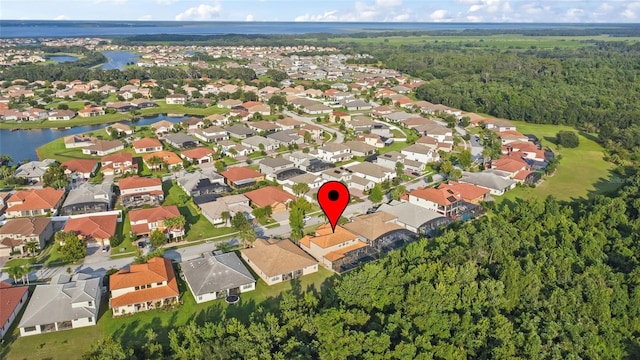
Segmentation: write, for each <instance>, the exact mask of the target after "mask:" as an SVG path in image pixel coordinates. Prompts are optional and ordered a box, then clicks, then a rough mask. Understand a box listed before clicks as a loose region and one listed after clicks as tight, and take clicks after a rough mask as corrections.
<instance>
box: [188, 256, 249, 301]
mask: <svg viewBox="0 0 640 360" xmlns="http://www.w3.org/2000/svg"><path fill="white" fill-rule="evenodd" d="M180 266H181V268H182V272H183V273H184V276H185V278H186V280H187V282H188V283H189V287H190V288H191V291H193V295H194V296H198V295H204V294H209V293H213V292H217V291H221V290H227V289H233V288H237V287H240V286H242V285H247V284H251V283H254V282H255V281H256V279H254V277H253V276H252V275H251V273H250V272H249V270H247V268H246V267H245V266H244V264H243V263H242V261H241V260H240V258H239V257H238V255H236V254H235V253H232V252H230V253H226V254H222V255H213V254H211V253H205V256H204V257H203V258H199V259H194V260H190V261H185V262H182V263H180Z"/></svg>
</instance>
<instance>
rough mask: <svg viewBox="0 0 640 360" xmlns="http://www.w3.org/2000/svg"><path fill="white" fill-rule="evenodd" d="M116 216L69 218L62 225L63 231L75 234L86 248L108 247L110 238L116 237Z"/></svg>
mask: <svg viewBox="0 0 640 360" xmlns="http://www.w3.org/2000/svg"><path fill="white" fill-rule="evenodd" d="M117 220H118V216H117V215H115V214H114V215H100V216H86V217H78V218H71V219H69V220H67V223H66V224H65V225H64V231H65V232H69V231H73V232H75V233H76V234H77V235H78V237H79V238H80V239H81V240H83V242H84V243H85V244H86V245H87V247H98V246H101V247H104V246H107V245H110V240H109V239H110V238H111V237H113V236H115V235H116V225H117V224H116V223H117Z"/></svg>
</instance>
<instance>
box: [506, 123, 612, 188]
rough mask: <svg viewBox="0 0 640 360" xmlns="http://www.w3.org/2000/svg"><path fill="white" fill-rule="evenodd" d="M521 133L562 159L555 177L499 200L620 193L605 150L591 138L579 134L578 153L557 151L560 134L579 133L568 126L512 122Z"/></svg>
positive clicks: (572, 150)
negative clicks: (613, 178)
mask: <svg viewBox="0 0 640 360" xmlns="http://www.w3.org/2000/svg"><path fill="white" fill-rule="evenodd" d="M513 123H514V124H516V127H517V129H518V131H519V132H521V133H523V134H534V135H536V136H537V137H538V139H539V140H540V141H541V143H542V147H543V149H544V148H546V147H549V148H551V149H552V150H553V151H554V152H555V153H556V154H561V155H562V159H561V160H560V163H559V165H558V168H557V171H556V173H555V174H554V175H553V176H551V177H546V178H545V179H544V181H543V182H542V184H540V185H538V186H537V187H536V188H526V187H523V188H516V189H514V190H511V191H509V192H508V193H507V194H506V195H504V196H502V197H500V200H505V199H508V200H514V199H530V198H533V197H547V196H548V195H553V196H555V197H556V198H558V199H561V200H569V199H577V198H585V197H587V196H589V195H591V194H600V193H606V192H610V191H613V190H615V189H617V188H618V187H619V186H620V184H619V183H618V182H615V181H611V178H612V173H611V172H612V170H613V167H614V165H613V164H611V163H608V162H606V161H605V160H604V158H603V157H604V153H603V151H604V149H603V148H602V146H600V144H598V143H597V142H596V141H595V140H594V138H593V137H592V136H591V135H588V134H580V135H579V137H580V146H578V147H577V148H575V149H569V148H561V149H558V148H557V147H556V145H555V144H554V143H553V141H554V139H555V136H556V133H557V132H558V131H560V130H569V131H574V132H578V131H577V130H575V129H573V128H571V127H568V126H559V125H541V124H529V123H524V122H516V121H514V122H513Z"/></svg>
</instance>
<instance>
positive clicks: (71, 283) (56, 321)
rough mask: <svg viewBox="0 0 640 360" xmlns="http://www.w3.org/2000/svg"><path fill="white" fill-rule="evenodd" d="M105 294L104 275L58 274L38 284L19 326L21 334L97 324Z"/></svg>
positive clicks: (27, 334) (35, 333)
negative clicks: (48, 281) (103, 289)
mask: <svg viewBox="0 0 640 360" xmlns="http://www.w3.org/2000/svg"><path fill="white" fill-rule="evenodd" d="M101 296H102V278H101V277H91V276H90V275H87V274H83V273H78V274H75V275H73V276H70V275H68V274H63V273H60V274H57V275H54V276H53V278H52V279H51V282H50V283H49V284H42V285H36V288H35V290H34V291H33V295H31V299H30V300H29V304H28V305H27V308H26V310H25V311H24V314H22V319H21V320H20V324H19V325H18V327H19V328H20V336H29V335H37V334H44V333H48V332H53V331H61V330H69V329H77V328H81V327H87V326H94V325H95V324H96V322H97V321H98V314H99V312H98V311H99V310H100V300H101Z"/></svg>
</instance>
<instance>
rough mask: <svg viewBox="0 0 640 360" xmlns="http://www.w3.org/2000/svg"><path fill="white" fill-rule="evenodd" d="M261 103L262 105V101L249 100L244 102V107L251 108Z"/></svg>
mask: <svg viewBox="0 0 640 360" xmlns="http://www.w3.org/2000/svg"><path fill="white" fill-rule="evenodd" d="M259 105H262V103H261V102H259V101H247V102H245V103H242V107H243V108H245V109H251V108H252V107H254V106H259Z"/></svg>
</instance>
